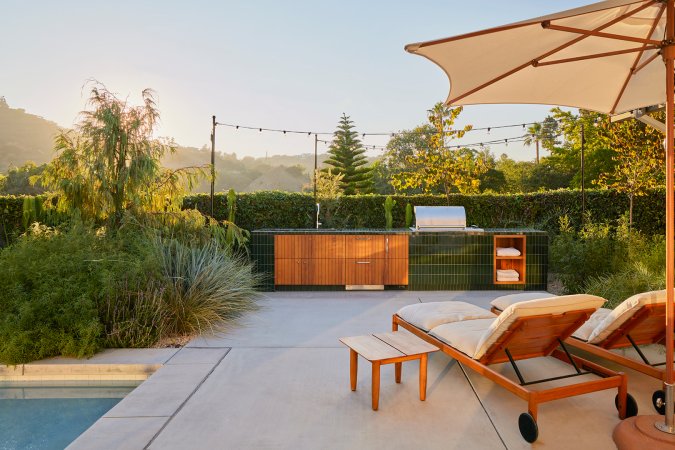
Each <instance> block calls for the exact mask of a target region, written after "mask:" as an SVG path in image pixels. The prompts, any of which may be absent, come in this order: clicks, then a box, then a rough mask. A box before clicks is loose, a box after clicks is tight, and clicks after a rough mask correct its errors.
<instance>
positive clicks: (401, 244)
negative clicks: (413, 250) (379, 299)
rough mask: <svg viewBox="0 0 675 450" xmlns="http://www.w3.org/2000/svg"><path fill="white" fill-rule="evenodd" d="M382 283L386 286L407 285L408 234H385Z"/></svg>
mask: <svg viewBox="0 0 675 450" xmlns="http://www.w3.org/2000/svg"><path fill="white" fill-rule="evenodd" d="M384 253H385V257H386V261H385V267H384V284H385V285H388V286H407V285H408V235H407V234H389V235H386V236H385V243H384Z"/></svg>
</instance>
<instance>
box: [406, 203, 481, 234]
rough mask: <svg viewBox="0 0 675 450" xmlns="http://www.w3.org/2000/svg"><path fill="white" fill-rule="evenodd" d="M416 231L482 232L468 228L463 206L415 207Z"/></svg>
mask: <svg viewBox="0 0 675 450" xmlns="http://www.w3.org/2000/svg"><path fill="white" fill-rule="evenodd" d="M414 230H415V231H464V230H473V231H480V229H479V228H473V227H472V228H467V227H466V211H465V210H464V207H463V206H415V228H414Z"/></svg>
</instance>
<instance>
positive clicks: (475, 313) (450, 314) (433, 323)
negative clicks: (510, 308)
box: [396, 301, 497, 331]
mask: <svg viewBox="0 0 675 450" xmlns="http://www.w3.org/2000/svg"><path fill="white" fill-rule="evenodd" d="M396 314H398V316H399V317H400V318H402V319H403V320H405V321H406V322H408V323H411V324H413V325H415V326H416V327H418V328H421V329H423V330H424V331H429V330H431V329H432V328H434V327H437V326H438V325H442V324H444V323H452V322H459V321H464V320H474V319H494V318H495V317H497V316H496V315H495V314H493V313H491V312H490V311H488V310H487V309H483V308H481V307H479V306H476V305H472V304H470V303H464V302H454V301H452V302H431V303H415V304H414V305H408V306H404V307H403V308H401V309H400V310H399V311H398V312H397V313H396Z"/></svg>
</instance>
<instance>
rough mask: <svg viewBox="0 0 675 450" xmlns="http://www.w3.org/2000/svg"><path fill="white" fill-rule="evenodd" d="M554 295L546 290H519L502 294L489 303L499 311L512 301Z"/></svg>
mask: <svg viewBox="0 0 675 450" xmlns="http://www.w3.org/2000/svg"><path fill="white" fill-rule="evenodd" d="M551 297H556V296H555V295H553V294H549V293H548V292H520V293H518V294H510V295H502V296H501V297H497V298H496V299H494V300H492V301H491V302H490V304H491V305H492V306H493V307H495V308H497V309H498V310H500V311H504V310H505V309H506V308H508V307H509V306H511V305H513V304H514V303H518V302H524V301H526V300H536V299H538V298H551Z"/></svg>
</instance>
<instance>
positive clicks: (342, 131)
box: [325, 113, 373, 195]
mask: <svg viewBox="0 0 675 450" xmlns="http://www.w3.org/2000/svg"><path fill="white" fill-rule="evenodd" d="M365 151H366V150H365V149H364V148H363V146H362V145H361V141H360V140H359V139H358V133H357V132H356V131H354V123H353V122H352V121H351V120H350V119H349V116H347V115H346V114H344V113H343V114H342V117H341V118H340V122H339V123H338V126H337V130H335V133H333V142H332V143H331V145H330V148H329V150H328V154H329V155H330V156H329V157H328V159H327V160H326V161H325V163H326V164H328V165H329V166H332V167H333V168H332V172H333V173H334V174H341V175H343V178H342V190H343V193H344V194H346V195H353V194H365V193H369V192H372V187H373V174H372V169H371V168H370V167H365V166H366V164H368V160H367V158H366V157H365V156H364V153H365Z"/></svg>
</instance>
